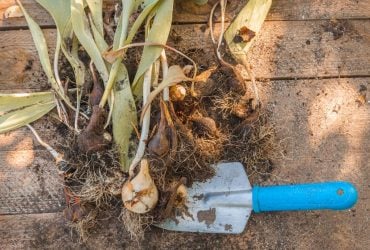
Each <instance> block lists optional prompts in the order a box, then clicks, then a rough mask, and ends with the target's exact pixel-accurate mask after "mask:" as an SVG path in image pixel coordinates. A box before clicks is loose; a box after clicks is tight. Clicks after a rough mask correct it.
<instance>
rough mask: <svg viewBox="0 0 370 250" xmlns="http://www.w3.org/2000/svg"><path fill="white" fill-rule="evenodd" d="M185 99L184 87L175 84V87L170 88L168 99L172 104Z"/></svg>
mask: <svg viewBox="0 0 370 250" xmlns="http://www.w3.org/2000/svg"><path fill="white" fill-rule="evenodd" d="M185 97H186V89H185V88H184V86H181V85H180V84H177V85H175V86H172V87H170V99H171V101H174V102H180V101H183V100H184V99H185Z"/></svg>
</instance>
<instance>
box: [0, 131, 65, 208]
mask: <svg viewBox="0 0 370 250" xmlns="http://www.w3.org/2000/svg"><path fill="white" fill-rule="evenodd" d="M24 140H27V139H21V138H18V141H19V143H17V144H16V145H15V147H14V148H13V151H0V162H1V165H0V179H1V182H0V193H1V196H0V214H28V213H46V212H55V211H61V210H62V209H63V207H64V202H63V192H62V182H61V181H60V178H59V176H58V175H57V169H56V166H55V163H54V161H53V158H52V157H51V156H50V154H49V152H46V151H40V150H24V149H23V145H22V144H23V142H24Z"/></svg>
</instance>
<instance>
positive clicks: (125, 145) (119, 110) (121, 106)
mask: <svg viewBox="0 0 370 250" xmlns="http://www.w3.org/2000/svg"><path fill="white" fill-rule="evenodd" d="M116 81H117V82H116V84H115V87H114V89H113V93H114V104H113V111H112V124H113V139H114V142H115V143H116V145H117V146H118V150H119V155H120V163H121V166H122V167H123V169H124V170H125V171H128V168H129V166H130V159H129V157H128V150H129V147H130V137H131V134H132V131H133V126H136V125H137V118H136V114H137V111H136V106H135V100H134V97H133V96H132V92H131V86H130V81H129V77H128V73H127V70H126V67H124V65H123V64H121V67H120V68H119V71H118V75H117V80H116Z"/></svg>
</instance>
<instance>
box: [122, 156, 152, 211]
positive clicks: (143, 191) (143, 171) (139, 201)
mask: <svg viewBox="0 0 370 250" xmlns="http://www.w3.org/2000/svg"><path fill="white" fill-rule="evenodd" d="M122 201H123V204H124V206H125V208H127V209H128V210H130V211H131V212H134V213H138V214H143V213H147V212H149V211H150V210H152V209H153V208H154V207H155V206H156V205H157V202H158V189H157V187H156V186H155V184H154V181H153V179H152V177H151V176H150V173H149V162H148V160H147V159H143V160H141V163H140V171H139V173H138V174H137V175H136V176H135V177H134V178H133V179H132V180H131V181H127V182H126V183H125V184H124V185H123V188H122Z"/></svg>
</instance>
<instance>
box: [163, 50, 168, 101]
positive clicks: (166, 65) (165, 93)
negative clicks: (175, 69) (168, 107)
mask: <svg viewBox="0 0 370 250" xmlns="http://www.w3.org/2000/svg"><path fill="white" fill-rule="evenodd" d="M161 63H162V79H164V78H166V76H167V74H168V62H167V57H166V51H165V50H162V53H161ZM163 100H164V101H166V102H168V101H169V100H170V90H169V88H168V87H166V88H164V90H163Z"/></svg>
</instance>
